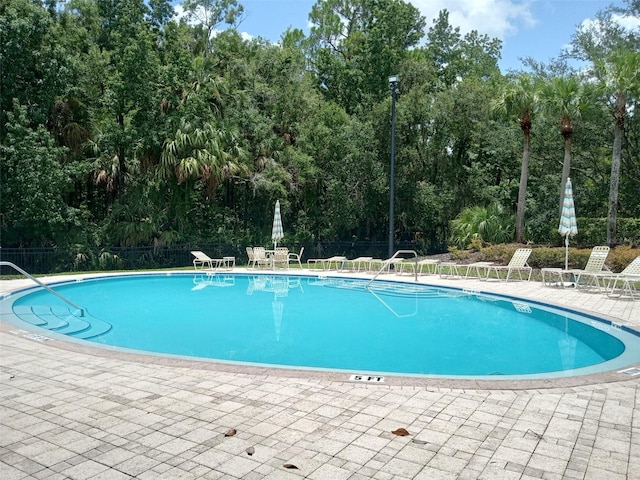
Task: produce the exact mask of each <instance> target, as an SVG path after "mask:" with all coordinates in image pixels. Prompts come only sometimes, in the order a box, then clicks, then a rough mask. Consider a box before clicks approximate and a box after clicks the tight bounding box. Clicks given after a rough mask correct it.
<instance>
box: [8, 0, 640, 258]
mask: <svg viewBox="0 0 640 480" xmlns="http://www.w3.org/2000/svg"><path fill="white" fill-rule="evenodd" d="M183 8H184V11H185V13H186V15H185V16H184V17H182V18H177V17H176V14H175V11H174V8H173V7H172V5H171V3H170V2H169V1H168V0H150V1H144V0H68V1H57V0H42V1H41V0H5V1H4V2H2V4H1V5H0V34H1V35H2V39H1V41H0V62H1V66H2V68H1V72H0V107H1V108H0V155H1V159H2V165H1V167H0V175H1V176H0V233H1V239H0V240H1V243H2V246H3V247H25V248H26V247H42V246H47V247H48V246H55V247H58V248H74V249H76V250H78V251H81V250H82V249H83V248H84V247H86V248H93V247H109V246H114V247H115V246H118V247H123V246H148V245H158V246H162V245H180V244H204V243H211V242H217V243H221V242H229V243H239V244H247V245H250V244H256V245H258V244H267V243H268V242H269V239H270V232H271V222H272V218H273V207H274V204H275V202H276V200H280V203H281V205H282V208H281V211H282V218H283V222H284V228H285V240H284V242H285V243H289V244H294V243H296V244H309V243H313V242H323V241H324V242H326V241H331V240H336V241H354V242H356V241H380V240H384V239H385V238H386V236H387V234H388V232H387V226H388V223H389V211H388V205H389V177H390V175H389V173H390V172H389V164H390V119H391V113H390V109H391V95H390V92H389V85H388V77H389V76H391V75H398V77H399V79H400V82H399V89H398V95H397V103H396V108H397V124H396V149H395V165H396V170H395V179H396V184H395V192H396V195H395V232H394V236H395V239H396V240H397V241H398V242H412V243H413V244H415V245H416V247H417V248H418V249H420V250H421V251H425V252H426V251H433V250H442V249H445V248H446V247H447V246H448V245H462V246H465V245H466V244H468V243H469V242H470V241H472V240H473V238H471V236H470V235H468V232H469V231H470V230H469V226H470V225H471V224H473V223H474V222H475V223H479V222H480V223H482V222H492V223H491V225H493V227H492V228H491V229H486V230H483V231H484V232H486V233H485V234H484V238H480V239H481V240H483V241H503V242H508V241H513V240H515V241H518V242H524V241H531V242H535V243H544V244H560V242H561V238H560V237H559V235H558V234H557V232H556V229H557V225H558V218H559V208H560V203H561V192H562V191H563V186H564V184H565V182H566V179H567V178H568V177H569V176H570V177H571V179H572V183H573V186H574V197H575V203H576V209H577V213H578V216H579V217H580V219H581V221H582V222H584V224H583V226H584V227H585V229H586V230H589V231H590V234H591V236H590V237H589V239H588V240H587V239H586V237H585V242H586V243H588V242H595V243H605V242H606V243H608V244H609V245H612V246H613V245H616V244H620V243H635V244H637V243H638V242H640V220H639V219H640V161H639V158H640V126H639V122H638V101H639V99H640V29H639V27H638V26H637V25H638V23H637V20H638V18H639V16H640V14H639V12H640V1H639V0H626V3H625V6H624V8H621V9H620V8H614V7H609V8H607V9H605V10H603V11H601V12H600V13H599V14H598V17H597V21H596V22H593V23H592V25H591V26H590V27H582V28H579V29H577V30H576V31H575V32H574V34H573V40H572V43H571V47H570V49H569V50H568V51H566V52H563V53H562V54H560V55H559V57H558V58H557V59H553V60H551V61H549V62H548V63H542V62H539V61H537V60H535V59H530V58H529V59H524V61H523V68H522V70H520V71H509V72H501V71H500V69H499V67H498V60H499V59H500V51H501V42H500V41H499V40H498V39H495V38H490V37H488V36H487V35H483V34H482V33H480V32H477V31H472V32H470V33H467V34H462V33H461V32H460V30H459V28H457V27H456V26H454V25H451V24H450V22H449V15H448V12H447V11H446V10H443V11H441V12H440V14H439V16H438V17H437V18H435V19H432V20H431V21H430V22H427V19H425V18H423V17H422V16H421V15H420V13H419V11H418V10H417V8H415V7H414V6H413V5H412V4H411V3H409V2H405V1H402V0H318V1H317V3H316V4H315V5H314V6H313V7H312V10H311V12H310V13H309V19H310V21H311V22H312V24H313V26H312V27H311V29H310V32H309V34H308V35H305V34H304V33H303V32H302V31H301V30H297V29H289V30H287V31H285V32H283V33H282V36H281V39H280V41H279V42H278V43H277V44H274V43H271V42H269V41H267V40H265V39H262V38H254V39H245V38H243V36H242V35H241V34H240V33H239V32H238V30H237V28H236V26H237V24H238V22H239V20H240V19H241V17H242V15H243V7H242V4H241V3H240V2H239V1H237V0H186V1H185V3H184V5H183ZM620 18H628V19H635V20H636V23H635V27H631V28H629V27H625V26H624V25H625V23H623V22H620V21H619V19H620ZM531 40H532V41H535V39H531ZM576 61H580V62H581V63H580V66H579V67H573V66H572V65H575V62H576ZM594 225H598V228H597V229H596V228H595V227H594ZM580 227H581V225H579V229H580ZM474 231H475V232H476V233H475V234H474V235H475V238H477V237H478V233H477V232H478V230H474ZM465 232H466V233H465ZM594 232H595V233H594ZM480 237H482V235H480Z"/></svg>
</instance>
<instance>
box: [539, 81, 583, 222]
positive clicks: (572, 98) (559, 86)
mask: <svg viewBox="0 0 640 480" xmlns="http://www.w3.org/2000/svg"><path fill="white" fill-rule="evenodd" d="M585 95H586V94H585V85H584V84H582V83H581V82H580V80H579V79H578V78H577V77H576V76H575V75H572V76H570V77H554V78H552V79H551V80H549V81H548V82H547V83H545V84H544V86H543V89H542V97H543V100H544V102H545V103H546V104H547V106H548V107H549V108H550V109H551V110H553V112H554V113H560V114H561V115H562V118H561V120H560V125H559V128H560V135H562V138H564V161H563V162H562V181H561V183H560V203H559V209H560V211H562V202H563V197H564V186H565V185H566V183H567V178H569V176H570V173H571V142H572V139H573V130H574V123H573V120H574V119H576V118H579V117H580V115H581V113H582V111H583V110H584V109H585Z"/></svg>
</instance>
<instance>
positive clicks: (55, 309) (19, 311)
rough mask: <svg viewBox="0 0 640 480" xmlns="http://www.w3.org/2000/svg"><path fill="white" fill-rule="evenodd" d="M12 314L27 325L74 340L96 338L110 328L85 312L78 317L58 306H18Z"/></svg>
mask: <svg viewBox="0 0 640 480" xmlns="http://www.w3.org/2000/svg"><path fill="white" fill-rule="evenodd" d="M13 313H14V314H15V315H17V316H18V317H19V318H20V319H21V320H23V321H25V322H27V323H30V324H32V325H36V326H38V327H42V328H46V329H47V330H51V331H52V332H56V333H61V334H63V335H69V336H72V337H75V338H82V339H89V338H93V337H97V336H99V335H104V334H105V333H107V332H108V331H109V330H111V328H112V325H111V324H110V323H108V322H105V321H103V320H100V319H98V318H96V317H94V316H92V315H90V314H89V313H87V312H84V315H83V316H82V317H79V316H78V313H77V312H76V311H71V309H69V308H68V307H63V306H59V305H54V306H50V305H19V306H14V307H13Z"/></svg>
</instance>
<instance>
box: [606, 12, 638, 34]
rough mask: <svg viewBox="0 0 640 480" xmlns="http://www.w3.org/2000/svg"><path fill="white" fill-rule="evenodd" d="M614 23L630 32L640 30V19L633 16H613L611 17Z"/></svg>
mask: <svg viewBox="0 0 640 480" xmlns="http://www.w3.org/2000/svg"><path fill="white" fill-rule="evenodd" d="M611 18H612V19H613V21H614V22H616V23H618V24H619V25H620V26H621V27H622V28H624V29H625V30H628V31H630V32H632V31H634V30H640V18H638V17H633V16H631V15H627V16H623V15H617V14H616V15H613V16H612V17H611Z"/></svg>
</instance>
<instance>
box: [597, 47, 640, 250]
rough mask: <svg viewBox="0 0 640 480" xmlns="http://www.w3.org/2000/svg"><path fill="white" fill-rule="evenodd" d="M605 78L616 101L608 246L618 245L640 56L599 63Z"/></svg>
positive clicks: (627, 54)
mask: <svg viewBox="0 0 640 480" xmlns="http://www.w3.org/2000/svg"><path fill="white" fill-rule="evenodd" d="M596 71H597V72H598V73H599V74H600V75H601V77H602V79H603V82H604V86H605V89H606V90H605V94H606V95H607V96H610V95H612V96H613V97H612V98H613V101H614V103H613V118H614V126H613V135H614V136H613V154H612V156H611V179H610V183H609V209H608V210H609V211H608V215H607V245H609V246H610V247H613V246H614V245H615V244H616V223H617V216H618V185H619V183H620V164H621V158H622V138H623V135H624V123H625V117H626V115H627V98H628V97H629V96H634V95H638V94H639V93H640V53H638V52H636V51H631V50H617V51H614V52H612V54H611V55H610V56H609V57H608V58H607V60H606V61H602V62H597V63H596Z"/></svg>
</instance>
